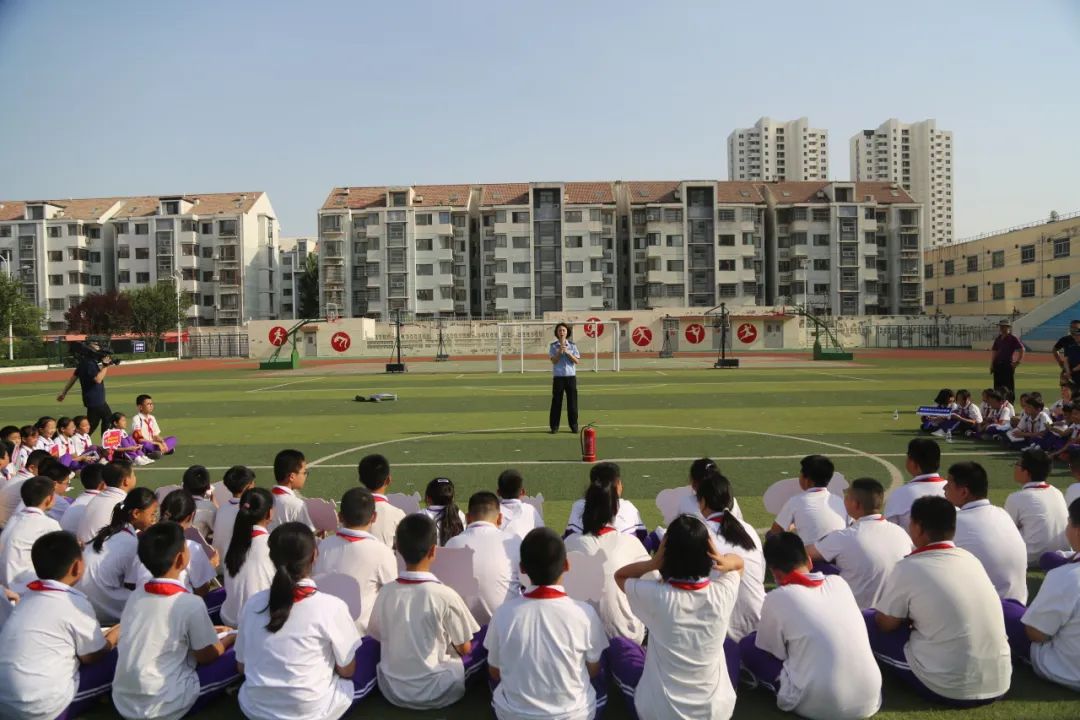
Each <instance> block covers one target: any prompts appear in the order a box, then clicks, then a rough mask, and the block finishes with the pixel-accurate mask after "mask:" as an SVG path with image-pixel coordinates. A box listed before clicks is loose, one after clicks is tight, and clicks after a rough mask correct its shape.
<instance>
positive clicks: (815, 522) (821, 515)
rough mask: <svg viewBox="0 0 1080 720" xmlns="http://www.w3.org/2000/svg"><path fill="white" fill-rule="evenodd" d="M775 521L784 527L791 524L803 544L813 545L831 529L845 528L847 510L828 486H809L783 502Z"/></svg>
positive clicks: (840, 499)
mask: <svg viewBox="0 0 1080 720" xmlns="http://www.w3.org/2000/svg"><path fill="white" fill-rule="evenodd" d="M776 524H777V525H779V526H780V527H782V528H783V529H785V530H787V529H788V528H789V527H791V526H792V525H794V526H795V532H796V533H797V534H798V536H799V537H800V538H802V541H803V544H805V545H813V544H814V543H816V542H817V541H818V540H820V539H821V538H823V537H825V536H826V535H828V534H829V533H831V532H833V531H834V530H843V529H844V528H845V527H847V510H845V509H844V500H843V499H842V498H841V497H840V496H839V495H834V494H833V493H831V492H829V490H828V488H823V487H812V488H808V489H807V490H804V491H802V492H801V493H799V494H798V495H796V496H794V497H792V498H791V499H789V500H788V501H787V502H786V503H784V507H782V508H780V512H779V513H777V515H776Z"/></svg>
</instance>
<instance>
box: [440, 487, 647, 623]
mask: <svg viewBox="0 0 1080 720" xmlns="http://www.w3.org/2000/svg"><path fill="white" fill-rule="evenodd" d="M499 507H500V505H499V498H498V496H497V495H495V493H491V492H487V491H480V492H478V493H473V495H472V497H470V498H469V513H468V515H466V518H467V520H468V523H469V524H468V525H466V526H465V530H463V531H462V532H461V534H460V535H457V536H455V537H452V538H450V539H449V540H447V541H446V547H447V548H472V550H473V573H474V575H475V576H476V580H477V582H478V583H479V584H480V592H479V594H478V595H477V596H476V597H466V598H465V604H466V605H468V606H469V610H470V611H472V615H473V618H475V619H476V622H478V623H479V624H480V625H487V624H488V621H489V620H491V615H492V613H494V612H495V611H496V610H498V609H499V606H500V605H502V604H503V603H504V602H506V601H507V600H508V599H509V598H511V597H515V596H517V595H519V594H520V593H521V585H520V582H519V580H518V570H517V566H518V561H519V559H520V557H521V538H519V537H518V536H517V535H511V534H510V533H507V532H504V531H502V530H500V529H499V521H500V520H501V519H502V514H501V513H500V512H499ZM639 545H640V543H639Z"/></svg>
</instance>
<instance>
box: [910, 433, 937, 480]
mask: <svg viewBox="0 0 1080 720" xmlns="http://www.w3.org/2000/svg"><path fill="white" fill-rule="evenodd" d="M907 456H908V457H909V458H910V459H911V461H912V462H913V463H915V465H916V466H918V468H919V469H920V470H922V471H923V472H924V473H934V472H937V471H938V468H940V467H941V446H940V445H938V444H937V442H935V441H934V440H932V439H930V438H913V439H912V440H911V442H909V443H908V444H907Z"/></svg>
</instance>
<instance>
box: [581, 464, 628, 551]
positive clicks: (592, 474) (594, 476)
mask: <svg viewBox="0 0 1080 720" xmlns="http://www.w3.org/2000/svg"><path fill="white" fill-rule="evenodd" d="M595 483H600V484H602V485H611V486H612V487H613V488H614V489H615V495H617V496H618V498H619V510H618V512H616V513H615V523H614V525H615V529H616V530H618V531H619V532H621V533H623V534H624V535H634V536H636V537H637V538H638V539H639V540H642V541H644V539H645V536H646V535H647V533H646V531H645V523H644V522H642V520H641V513H639V512H638V509H637V508H636V507H634V504H633V503H632V502H630V501H629V500H624V499H623V496H622V495H623V481H622V471H621V470H620V469H619V466H618V465H616V464H615V463H613V462H598V463H596V464H595V465H593V466H592V467H591V468H589V484H590V485H592V484H595ZM584 511H585V498H584V497H582V498H581V499H579V500H575V501H574V504H573V505H571V506H570V519H569V520H567V521H566V530H565V532H563V538H567V537H569V536H570V535H572V534H573V533H580V532H582V525H581V515H582V513H583V512H584Z"/></svg>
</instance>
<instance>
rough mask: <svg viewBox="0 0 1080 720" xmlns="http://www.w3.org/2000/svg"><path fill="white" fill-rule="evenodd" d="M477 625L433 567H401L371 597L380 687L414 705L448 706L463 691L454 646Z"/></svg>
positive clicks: (395, 698) (462, 668)
mask: <svg viewBox="0 0 1080 720" xmlns="http://www.w3.org/2000/svg"><path fill="white" fill-rule="evenodd" d="M479 630H480V626H479V625H477V624H476V621H475V620H473V616H472V613H470V612H469V608H468V607H467V606H466V605H465V601H464V600H462V599H461V596H460V595H458V594H457V593H456V592H454V591H453V590H452V589H450V588H448V587H446V586H445V585H443V584H442V583H440V582H439V580H438V579H437V578H436V577H435V576H434V575H432V574H431V573H425V572H409V571H406V572H403V573H401V574H400V576H399V577H398V579H397V580H396V581H395V582H392V583H390V584H388V585H384V586H383V588H382V589H381V590H380V591H379V596H378V597H377V598H376V599H375V607H374V609H373V610H372V612H371V619H370V621H369V623H368V634H369V635H371V637H373V638H375V639H376V640H378V641H379V642H380V643H382V657H381V660H380V661H379V671H378V679H379V691H380V692H382V694H383V696H384V697H385V698H386V699H387V700H389V701H390V702H391V703H393V704H394V705H397V706H399V707H405V708H411V709H413V710H428V709H433V708H441V707H446V706H447V705H450V704H452V703H455V702H457V701H458V700H460V699H461V698H462V697H464V695H465V666H464V664H463V663H462V661H461V657H460V656H459V655H458V654H457V651H456V650H454V646H456V645H463V644H464V643H467V642H469V641H471V640H472V637H473V635H474V634H476V632H478V631H479Z"/></svg>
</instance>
